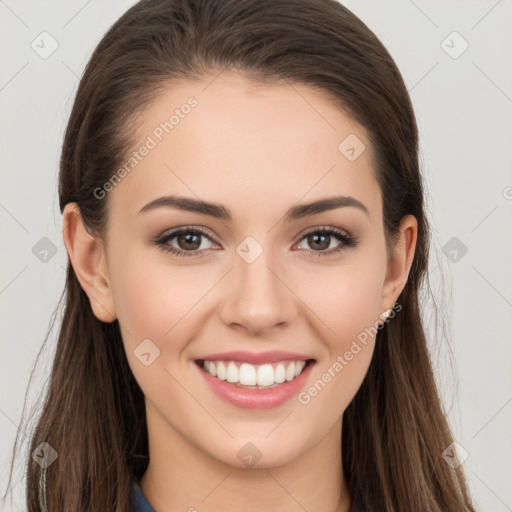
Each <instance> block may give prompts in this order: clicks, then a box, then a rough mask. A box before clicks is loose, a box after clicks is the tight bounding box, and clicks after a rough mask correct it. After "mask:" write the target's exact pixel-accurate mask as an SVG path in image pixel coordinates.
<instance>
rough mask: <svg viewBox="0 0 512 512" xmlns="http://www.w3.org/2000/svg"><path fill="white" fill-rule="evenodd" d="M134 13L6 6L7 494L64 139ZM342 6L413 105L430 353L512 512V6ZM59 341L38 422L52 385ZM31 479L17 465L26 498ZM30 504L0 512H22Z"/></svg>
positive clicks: (56, 284) (43, 374)
mask: <svg viewBox="0 0 512 512" xmlns="http://www.w3.org/2000/svg"><path fill="white" fill-rule="evenodd" d="M132 3H134V2H133V1H127V2H126V1H125V2H116V3H115V4H114V2H108V3H107V2H100V1H99V0H89V1H80V2H78V1H69V0H66V1H60V2H58V1H55V0H52V1H46V2H44V4H43V3H42V2H38V1H35V0H31V1H15V0H5V1H3V0H0V62H1V65H0V112H1V115H0V144H1V149H0V166H1V167H0V168H1V188H0V192H1V195H0V220H1V226H2V251H1V256H0V257H1V269H2V272H1V276H0V306H1V311H2V322H1V334H2V335H1V338H0V339H1V341H0V343H1V357H0V391H1V396H0V432H1V436H0V464H1V468H2V471H0V491H1V493H2V494H3V493H4V491H5V485H6V483H7V480H6V478H7V468H8V467H9V463H10V456H11V450H12V445H13V442H14V436H15V433H16V431H17V429H18V428H19V427H18V425H19V424H20V420H21V414H22V409H23V403H24V397H25V391H26V389H27V385H28V381H29V377H30V372H31V370H32V367H33V364H34V362H35V358H36V356H37V353H38V351H39V349H40V347H41V344H42V342H43V340H44V337H45V334H46V332H47V329H48V327H49V321H50V319H51V314H52V312H53V309H54V307H55V305H56V304H57V301H58V298H59V296H60V293H61V290H62V287H63V283H64V269H65V264H66V261H67V254H66V251H65V246H64V243H63V241H62V235H61V215H60V212H59V209H58V197H57V174H58V159H59V155H60V145H61V142H62V137H63V132H64V128H65V123H66V121H67V118H68V116H69V112H70V109H71V105H72V100H73V97H74V94H75V92H76V88H77V84H78V77H79V76H80V75H81V73H82V71H83V69H84V66H85V64H86V62H87V60H88V58H89V56H90V54H91V52H92V50H93V48H94V46H95V45H96V44H97V42H98V41H99V39H100V37H101V36H102V34H103V33H104V32H105V31H106V30H107V29H108V27H109V26H110V25H111V24H112V23H113V22H114V21H115V20H116V19H117V18H118V17H119V16H120V15H121V14H122V13H123V12H124V11H125V10H126V8H128V7H129V6H130V5H132ZM344 3H345V4H346V5H347V6H348V7H349V8H351V9H352V10H353V11H354V12H355V14H357V15H358V16H359V17H360V18H361V19H362V20H363V21H364V22H365V23H366V24H367V25H368V26H369V27H370V28H371V29H372V30H373V31H374V32H375V33H376V34H377V36H378V37H379V38H380V39H381V40H382V42H383V43H384V44H385V46H386V47H387V48H388V50H389V51H390V53H391V55H392V56H393V57H394V59H395V60H396V62H397V64H398V67H399V68H400V70H401V72H402V74H403V76H404V79H405V81H406V84H407V86H408V89H409V91H410V93H411V97H412V100H413V103H414V107H415V111H416V115H417V119H418V124H419V130H420V137H421V161H422V168H423V172H424V174H425V179H426V185H427V189H428V190H427V202H428V211H429V218H430V221H431V223H432V229H433V234H434V240H433V248H432V259H431V264H430V274H431V280H432V284H433V291H434V293H435V295H436V303H437V304H438V307H439V308H440V310H441V314H442V315H444V317H445V318H446V320H447V324H446V325H445V328H446V331H445V332H443V331H442V330H440V329H441V328H437V329H436V325H437V324H436V320H435V318H434V317H432V314H431V312H432V304H430V302H429V301H428V300H427V301H426V302H425V306H424V314H425V319H426V323H427V330H428V333H429V337H430V338H431V339H432V340H433V339H439V340H440V341H441V343H442V344H441V347H440V348H439V349H436V350H434V349H433V358H434V365H435V369H436V374H437V377H438V379H439V383H440V386H441V389H442V394H443V400H444V402H445V405H446V409H447V411H448V413H449V419H450V422H451V424H452V427H453V431H454V434H455V438H456V439H457V442H458V443H459V444H460V445H461V446H462V447H463V449H464V450H465V451H466V452H467V454H468V456H467V459H466V460H465V462H464V467H465V469H466V472H467V474H468V476H469V480H470V486H471V489H472V492H473V495H474V497H475V499H476V501H477V503H478V505H479V507H480V508H479V510H482V511H485V512H491V511H495V512H498V511H499V512H504V511H512V485H511V482H512V435H511V434H512V371H511V362H512V338H511V336H510V334H511V332H512V265H511V262H512V229H511V228H512V167H511V162H512V144H511V135H512V128H511V124H510V122H511V117H512V30H511V27H512V0H500V1H496V0H492V1H467V0H465V1H462V0H460V1H451V2H449V3H448V2H445V1H428V2H427V1H421V2H420V1H419V0H417V1H415V2H413V1H412V0H396V1H390V0H386V1H377V0H373V1H369V0H366V1H356V0H349V1H346V2H344ZM43 31H47V32H48V33H49V34H51V38H53V39H54V40H55V41H56V42H57V44H58V48H57V49H56V50H55V52H54V53H53V54H51V55H50V56H48V57H47V58H42V57H41V56H40V53H37V52H36V51H35V50H34V49H33V48H32V47H31V45H32V44H34V45H36V44H39V47H38V51H39V52H42V51H48V50H50V49H51V44H52V41H51V40H50V38H49V36H40V34H41V32H43ZM454 31H456V32H457V33H458V35H457V34H453V32H454ZM41 38H46V39H45V40H44V49H43V48H42V46H43V43H41ZM33 41H35V42H34V43H32V42H33ZM443 41H444V42H443ZM464 41H466V42H467V44H468V48H467V49H466V50H465V51H464V52H463V53H460V52H461V50H463V49H464V46H465V44H466V43H465V42H464ZM44 237H46V238H47V239H48V240H46V239H45V238H44ZM42 239H43V240H42ZM52 247H53V251H54V252H55V251H56V252H55V254H52V251H51V248H52ZM44 250H49V252H48V253H44ZM465 251H467V252H465ZM59 318H60V316H59V317H58V318H57V322H58V319H59ZM56 331H57V329H55V330H54V331H53V333H52V336H50V338H49V346H48V347H47V349H46V350H45V352H44V356H43V359H42V363H41V364H40V365H38V368H37V369H36V372H35V373H34V377H33V381H32V384H31V386H30V388H29V394H28V404H27V405H28V406H32V404H33V402H34V401H36V400H37V396H38V393H39V392H40V390H41V389H42V387H43V385H44V384H45V381H46V379H47V377H48V375H49V369H50V363H51V359H52V355H53V350H54V347H55V338H56ZM443 336H444V338H443ZM447 343H449V345H448V344H447ZM450 350H451V351H452V352H453V356H454V360H455V366H452V365H450V364H449V360H448V359H447V355H448V354H449V353H450ZM21 436H22V439H23V438H25V437H26V436H25V433H22V434H21ZM461 453H462V452H461ZM22 472H23V467H22V465H21V462H19V463H18V466H17V471H16V473H15V480H14V483H15V484H17V483H18V482H19V480H20V478H21V476H22ZM21 490H22V485H21V484H18V485H17V486H16V488H15V491H14V493H13V499H14V503H13V504H11V503H10V501H8V502H7V503H6V504H2V505H1V506H0V508H1V509H2V510H6V511H9V510H12V511H18V510H23V506H22V501H21Z"/></svg>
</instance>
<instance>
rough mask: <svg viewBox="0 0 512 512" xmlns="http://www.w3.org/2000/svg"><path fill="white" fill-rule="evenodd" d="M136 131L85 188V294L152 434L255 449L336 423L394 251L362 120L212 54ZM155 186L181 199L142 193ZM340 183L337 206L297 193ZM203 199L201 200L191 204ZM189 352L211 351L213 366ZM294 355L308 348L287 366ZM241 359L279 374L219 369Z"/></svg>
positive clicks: (223, 456) (388, 289)
mask: <svg viewBox="0 0 512 512" xmlns="http://www.w3.org/2000/svg"><path fill="white" fill-rule="evenodd" d="M166 123H167V124H166ZM136 136H137V143H136V144H135V145H134V147H133V150H134V151H135V152H136V154H135V153H134V154H133V155H130V156H131V157H132V160H129V161H127V165H126V166H125V168H124V172H122V171H120V172H119V173H118V177H119V178H120V179H119V180H117V182H115V183H114V182H111V184H110V185H109V184H107V185H106V186H105V187H104V190H105V192H106V193H105V192H102V191H98V192H97V195H98V201H101V200H108V202H109V220H108V232H107V240H106V242H107V243H106V245H105V256H106V259H105V262H106V269H107V272H108V274H107V273H106V275H107V279H106V281H107V282H108V286H107V288H106V290H107V291H105V292H104V293H103V294H102V295H101V293H100V294H99V295H98V296H96V298H97V299H98V297H100V298H99V302H100V304H101V305H102V306H103V305H104V304H107V303H108V304H111V306H109V307H107V308H105V309H111V310H113V313H114V314H115V316H116V317H117V319H118V320H119V323H120V325H121V331H122V336H123V341H124V345H125V349H126V354H127V357H128V361H129V364H130V367H131V369H132V371H133V374H134V376H135V378H136V380H137V382H138V383H139V385H140V387H141V389H142V391H143V393H144V395H145V397H146V405H147V416H148V418H147V419H148V429H149V434H150V439H151V440H152V441H151V442H154V440H155V438H157V437H158V438H160V439H173V440H174V442H176V441H177V440H179V441H178V442H179V443H182V446H188V447H189V448H191V449H192V450H193V451H196V452H197V453H202V454H203V455H205V454H206V455H207V456H211V457H213V458H214V459H216V460H218V461H221V462H224V463H227V464H230V465H235V466H239V467H242V466H244V465H247V464H250V461H251V460H254V461H256V459H260V460H259V466H260V467H265V466H266V467H272V466H276V465H280V464H284V463H286V462H287V461H290V460H291V459H292V458H294V457H297V455H300V454H303V453H306V452H307V451H308V450H310V449H311V448H313V447H314V446H315V445H317V444H318V443H319V441H321V440H322V439H324V438H329V439H333V440H334V439H336V440H338V439H339V432H340V428H341V419H342V414H343V412H344V410H345V408H346V407H347V406H348V404H349V403H350V401H351V400H352V398H353V397H354V395H355V394H356V392H357V390H358V388H359V387H360V385H361V383H362V381H363V379H364V377H365V374H366V372H367V369H368V366H369V363H370V360H371V357H372V353H373V349H374V341H375V340H374V337H375V332H376V329H375V327H376V326H377V325H378V322H379V320H380V319H379V315H380V313H382V312H383V311H385V310H386V309H388V308H392V307H393V304H394V302H395V300H396V298H397V297H398V295H399V294H400V291H401V288H402V287H403V285H404V283H405V278H406V277H407V273H408V266H409V265H408V264H406V265H404V261H405V259H404V258H405V256H400V257H401V258H402V259H399V261H398V263H395V264H394V265H395V267H393V268H394V270H393V268H392V267H391V265H392V262H388V261H387V259H386V250H385V240H384V233H383V219H382V198H381V194H380V189H379V186H378V183H377V181H376V180H375V178H374V174H373V169H372V162H371V158H372V150H371V147H370V144H369V141H368V137H367V134H366V132H365V130H364V129H363V128H362V127H361V126H359V125H358V124H357V123H355V122H354V121H352V120H351V119H350V118H349V117H347V116H346V115H345V114H344V113H343V112H342V111H341V110H339V109H338V108H336V107H335V106H334V105H333V104H331V103H330V102H329V101H327V100H326V99H324V98H322V97H321V96H320V95H319V93H318V92H315V91H314V90H312V89H310V88H308V87H306V86H304V85H293V86H290V85H279V86H277V85H276V86H269V85H261V84H257V83H255V82H251V81H248V80H247V79H245V78H243V77H241V76H240V75H237V74H235V73H231V72H229V73H228V72H224V73H222V74H221V75H220V76H218V77H217V78H215V79H213V78H209V79H208V81H206V80H205V81H204V82H187V83H183V84H181V85H179V86H172V87H169V89H168V90H167V91H166V93H165V94H163V95H161V96H160V97H158V99H157V100H156V101H155V102H154V104H153V105H152V107H151V108H149V109H148V110H146V111H145V112H144V116H143V117H142V118H141V119H140V123H139V124H138V125H137V132H136ZM140 148H146V149H140ZM129 158H130V157H129ZM112 183H113V184H112ZM103 196H105V197H103ZM165 196H173V197H174V198H180V200H181V201H182V205H183V206H184V207H183V208H178V207H177V206H172V205H171V204H170V203H169V204H168V205H167V206H166V205H165V204H164V202H163V201H162V203H161V204H160V206H158V205H155V206H154V207H149V206H147V205H150V204H151V203H152V202H153V201H155V200H157V199H159V198H162V197H165ZM339 196H344V197H346V198H349V199H347V200H346V206H341V205H342V204H343V203H342V202H338V203H333V204H331V206H329V207H325V208H324V207H323V206H322V203H319V206H317V207H311V208H306V207H304V205H309V204H311V203H316V202H318V201H321V200H332V199H333V198H337V197H339ZM187 200H188V202H187ZM202 202H204V203H214V204H215V205H216V206H215V207H207V206H202V207H201V208H200V210H201V211H198V210H199V208H198V207H197V205H198V204H199V203H202ZM333 205H334V206H333ZM185 206H188V207H187V208H185ZM145 207H146V208H145ZM290 212H291V214H289V213H290ZM178 229H179V230H183V233H182V234H175V235H174V236H172V235H171V234H172V232H173V231H176V230H178ZM198 229H200V230H201V231H202V232H203V233H200V232H198V231H197V230H198ZM322 229H328V230H332V232H331V233H329V232H327V233H325V232H324V233H322ZM168 235H169V236H168ZM164 236H165V237H166V238H165V239H164ZM157 239H160V242H161V244H160V245H158V244H156V243H154V241H155V240H157ZM168 249H171V250H175V251H178V252H179V254H173V253H171V252H168ZM338 249H341V250H339V251H338ZM404 252H405V250H403V251H402V253H404ZM404 266H405V267H407V268H405V270H404V269H403V267H404ZM397 269H398V270H397ZM397 284H398V286H397ZM98 293H99V292H98ZM109 293H110V294H111V295H110V296H108V294H109ZM109 301H110V302H109ZM95 308H96V309H95V313H96V314H97V316H101V315H102V312H101V309H100V307H98V306H95ZM380 321H382V320H380ZM391 321H392V320H391ZM276 351H279V352H287V353H289V354H282V353H281V354H279V353H275V352H276ZM227 352H244V353H245V354H240V353H238V354H228V355H225V354H223V353H227ZM269 352H274V354H268V353H269ZM247 353H249V355H248V354H247ZM250 355H257V356H261V357H260V359H250ZM205 359H209V360H215V361H222V360H223V361H224V364H223V365H218V364H215V365H213V364H212V368H214V369H212V371H213V372H214V373H216V374H217V375H216V376H210V377H207V375H206V372H205V371H204V370H203V369H202V368H200V366H199V364H200V363H201V360H205ZM296 360H297V361H299V360H304V361H305V360H314V361H313V362H312V363H311V362H310V363H309V364H308V365H307V366H306V367H305V368H304V370H303V373H302V374H301V375H299V377H297V380H296V379H295V378H293V379H292V380H287V377H288V378H292V377H294V376H295V371H294V370H290V368H289V367H290V366H291V363H292V362H293V361H296ZM229 362H231V363H232V364H229ZM251 362H252V363H258V364H252V365H251V364H249V365H248V364H247V363H251ZM198 363H199V364H198ZM243 363H244V367H243V369H242V370H241V369H240V368H241V365H242V364H243ZM265 363H266V364H265ZM279 364H281V365H282V368H278V366H279ZM269 365H270V366H269ZM263 366H264V368H263V369H260V367H263ZM296 366H297V365H296ZM222 367H223V368H224V369H225V370H226V372H227V373H226V375H224V374H223V373H224V372H223V368H222ZM287 371H288V375H287ZM237 373H238V375H237ZM254 373H255V374H256V379H257V380H256V382H267V383H268V382H271V381H275V380H278V381H282V380H283V378H284V382H283V383H279V382H278V385H277V386H275V387H274V388H271V389H267V390H265V389H260V390H254V389H251V390H247V388H245V389H241V388H240V387H239V386H237V385H236V384H235V383H232V382H228V380H234V379H236V377H238V378H240V374H243V381H244V382H254V381H253V380H251V379H252V378H253V377H254ZM218 374H220V375H218ZM283 375H284V377H283ZM219 376H220V377H221V378H225V379H226V380H221V379H220V378H219ZM245 379H247V380H245ZM258 379H261V380H259V381H258ZM265 379H270V380H265ZM274 383H275V382H274ZM297 383H298V384H297ZM249 443H251V444H249ZM251 457H252V458H251ZM260 457H261V458H260Z"/></svg>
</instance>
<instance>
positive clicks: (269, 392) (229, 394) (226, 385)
mask: <svg viewBox="0 0 512 512" xmlns="http://www.w3.org/2000/svg"><path fill="white" fill-rule="evenodd" d="M313 365H314V362H310V363H309V364H308V365H307V366H306V367H305V368H304V369H303V370H302V372H301V374H300V375H299V376H298V377H295V378H294V379H293V380H291V381H285V382H283V383H282V384H279V386H276V387H274V388H268V389H245V388H241V387H238V386H236V385H235V384H232V383H231V382H227V381H225V380H219V379H218V378H217V377H214V376H213V375H210V374H209V373H207V372H206V371H204V370H202V369H201V368H200V367H199V365H198V364H197V363H194V366H196V367H197V369H198V371H199V373H201V375H202V376H203V378H204V379H205V381H206V383H207V384H208V385H209V386H210V388H211V389H212V390H213V391H214V392H215V393H216V394H217V395H218V396H220V397H221V398H223V399H224V400H226V401H227V402H229V403H231V404H233V405H235V406H237V407H240V408H242V409H270V408H272V407H277V406H278V405H281V404H283V403H284V402H286V401H287V400H289V399H290V398H292V397H293V396H294V395H296V394H297V393H298V392H299V391H300V390H301V389H302V387H303V386H304V384H305V382H306V379H307V378H308V376H309V373H310V372H311V368H312V367H313Z"/></svg>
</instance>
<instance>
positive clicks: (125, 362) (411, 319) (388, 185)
mask: <svg viewBox="0 0 512 512" xmlns="http://www.w3.org/2000/svg"><path fill="white" fill-rule="evenodd" d="M59 198H60V208H61V212H62V213H63V236H64V241H65V244H66V248H67V250H68V255H69V265H68V272H67V282H66V308H65V313H64V318H63V320H62V327H61V331H60V336H59V340H58V346H57V352H56V357H55V361H54V367H53V371H52V374H51V379H50V383H49V389H48V394H47V397H46V401H45V404H44V408H43V411H42V414H41V416H40V419H39V422H38V424H37V426H36V429H35V432H34V435H33V437H32V441H31V450H30V452H31V454H33V456H32V457H31V458H30V459H29V460H28V463H27V472H28V473H27V508H28V510H29V511H31V512H32V511H36V510H38V511H39V510H48V511H57V510H65V511H81V512H82V511H87V510H89V511H98V510H116V511H128V510H139V511H142V510H157V511H158V512H167V511H175V510H191V511H192V510H200V511H217V510H235V509H236V510H239V509H243V510H244V511H249V512H250V511H256V510H262V509H266V510H283V511H292V510H308V511H310V512H313V511H326V510H328V511H333V512H356V511H357V512H359V511H372V512H373V511H385V512H391V511H394V512H395V511H396V512H398V511H403V512H405V511H407V512H410V511H429V512H436V511H438V512H461V511H474V510H475V509H474V507H473V505H472V502H471V498H470V496H469V493H468V490H467V487H466V482H465V477H464V474H463V471H462V467H461V466H460V465H458V464H451V465H450V464H448V463H447V462H446V460H445V459H444V458H443V452H444V451H445V450H446V449H447V448H448V447H450V446H452V443H453V441H454V440H453V438H452V435H451V432H450V429H449V426H448V422H447V419H446V418H445V416H444V413H443V410H442V406H441V402H440V399H439V395H438V391H437V389H436V384H435V381H434V377H433V373H432V367H431V363H430V359H429V354H428V350H427V346H426V340H425V334H424V330H423V327H422V321H421V317H420V303H419V300H418V294H419V291H420V288H421V285H422V284H423V282H424V280H425V272H426V268H427V264H428V247H429V228H428V223H427V220H426V217H425V211H424V201H423V183H422V177H421V174H420V170H419V164H418V134H417V127H416V122H415V117H414V113H413V110H412V106H411V102H410V98H409V96H408V93H407V90H406V88H405V85H404V83H403V79H402V77H401V75H400V73H399V71H398V69H397V67H396V65H395V63H394V61H393V59H392V58H391V56H390V55H389V53H388V52H387V51H386V49H385V48H384V47H383V45H382V43H380V41H379V40H378V39H377V38H376V36H375V35H374V34H373V33H372V32H371V31H370V30H369V29H368V28H367V27H366V26H365V25H364V24H363V23H362V22H361V21H360V20H359V19H358V18H357V17H356V16H354V15H353V14H352V13H351V12H350V11H348V10H347V9H346V8H345V7H343V6H342V5H341V4H339V3H337V2H335V1H334V0H260V1H258V2H255V1H249V0H208V1H207V0H159V1H156V0H142V1H141V2H139V3H137V4H136V5H134V6H133V7H132V8H131V9H129V11H128V12H126V13H125V14H124V15H123V16H122V17H121V18H120V19H119V20H118V21H117V22H116V23H115V24H114V26H113V27H111V29H110V30H109V31H108V32H107V34H106V35H105V36H104V37H103V39H102V41H101V42H100V43H99V45H98V47H97V48H96V50H95V52H94V54H93V55H92V57H91V59H90V62H89V63H88V65H87V68H86V70H85V73H84V75H83V77H82V79H81V81H80V86H79V88H78V91H77V95H76V99H75V103H74V106H73V110H72V113H71V116H70V120H69V124H68V127H67V131H66V135H65V140H64V145H63V151H62V157H61V170H60V183H59ZM34 454H36V456H34ZM37 454H39V455H38V456H37Z"/></svg>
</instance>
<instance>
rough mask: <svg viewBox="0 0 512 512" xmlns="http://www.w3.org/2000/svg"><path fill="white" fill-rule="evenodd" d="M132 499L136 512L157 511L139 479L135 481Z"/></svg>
mask: <svg viewBox="0 0 512 512" xmlns="http://www.w3.org/2000/svg"><path fill="white" fill-rule="evenodd" d="M132 500H133V504H134V506H135V512H155V509H154V508H153V507H152V506H151V505H150V504H149V503H148V501H147V500H146V498H145V497H144V494H142V489H141V488H140V485H139V482H137V480H134V481H133V486H132Z"/></svg>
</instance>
